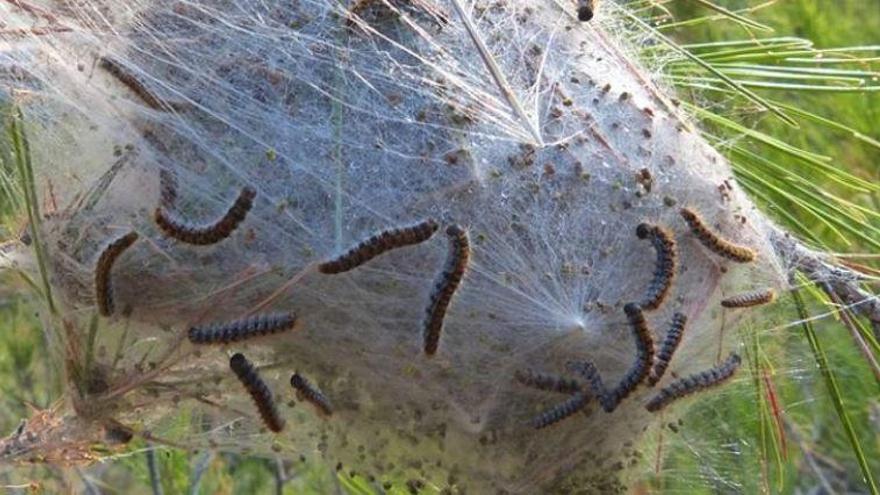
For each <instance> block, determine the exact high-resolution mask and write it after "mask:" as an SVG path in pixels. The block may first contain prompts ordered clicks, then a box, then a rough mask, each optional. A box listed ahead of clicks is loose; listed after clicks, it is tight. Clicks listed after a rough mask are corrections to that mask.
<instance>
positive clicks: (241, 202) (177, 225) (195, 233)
mask: <svg viewBox="0 0 880 495" xmlns="http://www.w3.org/2000/svg"><path fill="white" fill-rule="evenodd" d="M256 195H257V191H256V190H255V189H254V188H252V187H250V186H246V187H244V188H242V190H241V192H240V193H239V194H238V197H237V198H236V199H235V202H234V203H233V204H232V206H231V207H229V209H228V210H227V211H226V213H225V214H224V215H223V217H221V218H220V219H219V220H217V221H216V222H214V223H211V224H209V225H192V224H189V223H187V222H185V221H183V220H181V219H178V218H175V217H174V216H173V215H172V214H171V213H170V212H168V211H167V210H166V209H165V208H164V207H162V206H160V207H159V208H156V214H155V220H156V224H157V225H158V226H159V228H160V229H162V231H163V232H165V234H167V235H168V236H170V237H172V238H174V239H177V240H179V241H181V242H185V243H187V244H193V245H197V246H206V245H209V244H215V243H217V242H220V241H222V240H223V239H226V238H227V237H229V236H230V235H231V234H232V232H234V231H235V229H236V228H237V227H238V225H239V224H240V223H241V222H243V221H244V219H245V218H246V217H247V214H248V212H249V211H250V210H251V208H252V207H253V204H254V198H255V197H256Z"/></svg>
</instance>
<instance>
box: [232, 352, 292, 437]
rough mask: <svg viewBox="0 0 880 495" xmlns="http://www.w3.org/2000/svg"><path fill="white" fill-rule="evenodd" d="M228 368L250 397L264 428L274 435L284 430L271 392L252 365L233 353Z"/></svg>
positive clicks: (282, 421) (240, 355)
mask: <svg viewBox="0 0 880 495" xmlns="http://www.w3.org/2000/svg"><path fill="white" fill-rule="evenodd" d="M229 368H230V369H231V370H232V371H233V373H235V375H236V376H237V377H238V379H239V380H240V381H241V383H242V385H244V388H245V389H246V390H247V391H248V393H249V394H250V395H251V398H252V399H253V400H254V404H256V405H257V410H258V411H259V412H260V416H261V417H262V418H263V423H265V424H266V427H267V428H269V429H270V430H272V431H274V432H275V433H278V432H280V431H281V430H283V429H284V418H282V417H281V415H280V414H279V413H278V409H277V408H276V407H275V399H274V398H273V397H272V391H271V390H269V386H268V385H266V382H264V381H263V379H262V378H260V375H259V374H258V373H257V370H256V368H254V365H253V364H251V362H250V361H248V360H247V358H246V357H244V354H242V353H240V352H238V353H235V354H234V355H233V356H232V357H231V358H230V359H229Z"/></svg>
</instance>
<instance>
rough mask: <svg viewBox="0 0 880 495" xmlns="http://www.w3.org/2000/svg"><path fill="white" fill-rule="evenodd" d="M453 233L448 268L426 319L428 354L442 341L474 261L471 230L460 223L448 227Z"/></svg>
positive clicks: (431, 301)
mask: <svg viewBox="0 0 880 495" xmlns="http://www.w3.org/2000/svg"><path fill="white" fill-rule="evenodd" d="M446 235H447V236H449V254H448V255H447V257H446V268H445V269H444V270H443V273H442V274H441V275H440V278H439V279H438V280H437V283H436V285H435V286H434V291H433V292H432V293H431V300H430V303H429V304H428V310H427V318H426V319H425V330H424V348H425V354H427V355H428V356H433V355H434V353H436V352H437V347H438V345H439V344H440V332H441V331H442V330H443V319H444V318H445V316H446V310H447V309H449V304H450V303H451V302H452V296H454V295H455V291H456V290H457V289H458V286H459V284H461V280H462V278H463V277H464V273H465V270H467V266H468V261H469V260H470V253H471V248H470V239H468V234H467V231H465V230H464V229H463V228H462V227H461V226H459V225H450V226H449V227H448V228H447V229H446Z"/></svg>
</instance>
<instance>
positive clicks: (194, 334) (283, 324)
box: [189, 313, 296, 344]
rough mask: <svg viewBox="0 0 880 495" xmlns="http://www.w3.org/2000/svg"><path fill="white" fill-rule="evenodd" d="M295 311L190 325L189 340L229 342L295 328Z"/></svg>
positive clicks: (196, 341)
mask: <svg viewBox="0 0 880 495" xmlns="http://www.w3.org/2000/svg"><path fill="white" fill-rule="evenodd" d="M295 324H296V315H295V314H293V313H269V314H262V315H254V316H250V317H247V318H242V319H239V320H234V321H227V322H222V323H213V324H210V325H201V326H194V327H190V329H189V341H190V342H192V343H193V344H229V343H231V342H240V341H242V340H247V339H252V338H255V337H262V336H265V335H271V334H276V333H281V332H284V331H287V330H290V329H291V328H293V326H294V325H295Z"/></svg>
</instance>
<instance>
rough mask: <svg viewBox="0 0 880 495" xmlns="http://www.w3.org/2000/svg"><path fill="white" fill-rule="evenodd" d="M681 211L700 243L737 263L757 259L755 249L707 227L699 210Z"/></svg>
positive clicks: (683, 209)
mask: <svg viewBox="0 0 880 495" xmlns="http://www.w3.org/2000/svg"><path fill="white" fill-rule="evenodd" d="M680 213H681V216H682V218H684V221H685V222H687V224H688V226H689V227H690V228H691V232H692V233H693V234H694V235H695V236H696V237H697V239H699V240H700V243H702V244H703V246H706V248H707V249H709V250H710V251H712V252H713V253H715V254H717V255H718V256H721V257H722V258H727V259H729V260H731V261H735V262H737V263H748V262H750V261H754V260H755V257H756V254H755V252H754V251H752V250H751V249H749V248H747V247H744V246H738V245H736V244H733V243H732V242H729V241H726V240H724V239H722V238H721V237H720V236H719V235H718V234H716V233H715V232H712V231H711V230H709V228H708V227H706V224H705V223H704V222H703V219H702V218H701V217H700V215H699V214H698V213H697V212H695V211H693V210H691V209H690V208H682V209H681V210H680Z"/></svg>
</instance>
